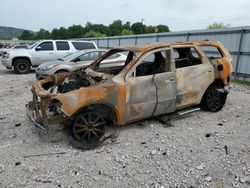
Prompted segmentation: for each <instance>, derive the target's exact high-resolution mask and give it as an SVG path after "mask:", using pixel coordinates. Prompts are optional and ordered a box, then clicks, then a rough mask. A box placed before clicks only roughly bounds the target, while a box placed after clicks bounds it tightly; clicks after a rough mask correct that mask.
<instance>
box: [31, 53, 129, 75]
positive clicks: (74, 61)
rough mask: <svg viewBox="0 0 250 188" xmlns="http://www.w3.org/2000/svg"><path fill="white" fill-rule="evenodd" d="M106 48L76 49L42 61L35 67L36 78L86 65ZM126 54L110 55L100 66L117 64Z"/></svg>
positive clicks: (122, 61) (123, 59) (124, 58)
mask: <svg viewBox="0 0 250 188" xmlns="http://www.w3.org/2000/svg"><path fill="white" fill-rule="evenodd" d="M105 52H107V50H103V49H91V50H82V51H77V52H75V53H72V54H68V55H67V56H65V57H63V58H61V59H59V60H57V61H52V62H46V63H42V64H41V65H39V66H38V68H37V69H36V78H37V79H38V80H40V79H43V78H45V77H46V76H47V75H51V74H55V73H62V72H72V71H75V70H77V69H79V68H83V67H86V66H87V65H89V64H90V63H91V62H92V61H94V60H96V59H97V58H99V57H100V56H101V55H103V54H104V53H105ZM126 58H127V56H126V55H124V54H121V53H117V54H115V55H113V56H112V57H110V58H109V59H107V60H105V61H103V63H102V66H106V67H108V66H109V67H112V66H118V65H119V62H120V63H124V62H125V60H126Z"/></svg>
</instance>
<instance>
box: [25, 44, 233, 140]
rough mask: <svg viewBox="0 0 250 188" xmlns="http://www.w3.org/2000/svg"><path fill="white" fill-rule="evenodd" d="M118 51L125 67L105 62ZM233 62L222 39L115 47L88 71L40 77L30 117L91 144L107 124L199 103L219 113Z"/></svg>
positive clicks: (189, 106)
mask: <svg viewBox="0 0 250 188" xmlns="http://www.w3.org/2000/svg"><path fill="white" fill-rule="evenodd" d="M207 48H208V49H210V48H213V50H215V51H217V52H218V53H217V55H216V56H214V55H212V56H211V55H210V54H209V53H208V52H209V51H208V52H207V50H206V49H207ZM117 53H126V54H127V59H126V61H125V64H124V65H123V66H115V67H112V68H105V67H101V66H100V65H101V64H102V62H103V61H105V60H107V59H108V58H109V57H110V56H113V55H114V54H117ZM212 54H215V53H212ZM231 62H232V58H231V56H230V54H229V52H228V50H227V49H226V48H225V47H223V45H222V44H221V43H220V42H217V41H196V42H178V43H173V44H168V43H167V44H148V45H145V46H142V47H119V48H114V49H111V50H110V51H108V52H107V53H105V54H104V55H103V56H101V57H100V58H99V59H97V60H95V61H94V62H93V63H91V64H90V65H89V66H87V67H86V68H84V69H81V70H79V71H76V72H73V73H62V74H55V75H52V76H49V77H48V78H46V79H44V80H41V81H37V82H36V83H35V84H34V86H33V88H32V92H33V100H32V101H31V102H29V104H28V105H27V107H28V112H29V116H30V117H31V119H32V121H33V122H34V123H35V124H36V126H38V127H39V128H40V129H41V130H43V131H48V129H49V125H50V124H52V123H60V124H62V125H63V126H64V127H68V128H70V129H71V134H72V136H73V137H74V138H75V139H76V140H77V141H80V142H82V141H86V142H88V143H92V142H95V141H99V140H101V139H102V138H103V135H104V133H105V126H106V125H108V124H113V125H117V126H120V125H124V124H128V123H131V122H134V121H138V120H142V119H146V118H151V117H153V116H159V115H162V114H168V113H174V112H176V111H179V110H184V111H185V110H187V109H188V108H193V109H197V108H196V107H197V106H199V107H201V108H202V109H205V110H208V111H211V112H217V111H219V110H221V109H222V108H223V106H224V104H225V101H226V98H227V94H228V89H227V86H228V85H229V83H230V77H231V73H232V64H231ZM188 111H193V110H190V109H189V110H187V111H186V112H188Z"/></svg>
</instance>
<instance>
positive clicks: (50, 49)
mask: <svg viewBox="0 0 250 188" xmlns="http://www.w3.org/2000/svg"><path fill="white" fill-rule="evenodd" d="M32 58H33V61H32V63H33V66H38V65H40V64H41V63H43V62H46V61H53V60H56V59H57V58H56V56H55V48H54V45H53V42H52V41H45V42H41V43H40V44H39V45H38V46H37V47H36V48H35V49H34V52H33V53H32Z"/></svg>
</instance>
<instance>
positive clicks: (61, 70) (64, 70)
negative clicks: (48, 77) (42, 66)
mask: <svg viewBox="0 0 250 188" xmlns="http://www.w3.org/2000/svg"><path fill="white" fill-rule="evenodd" d="M61 72H69V71H68V70H66V69H60V70H58V71H56V72H55V74H56V73H61Z"/></svg>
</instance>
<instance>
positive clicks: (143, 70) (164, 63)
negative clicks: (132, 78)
mask: <svg viewBox="0 0 250 188" xmlns="http://www.w3.org/2000/svg"><path fill="white" fill-rule="evenodd" d="M169 54H170V51H167V50H163V51H158V52H155V53H152V54H149V55H148V56H146V57H145V58H144V59H143V61H142V62H141V63H140V65H139V66H137V67H136V77H139V76H148V75H154V74H159V73H163V72H169V71H171V70H170V61H168V60H167V59H169V58H168V57H169V56H168V55H169Z"/></svg>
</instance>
